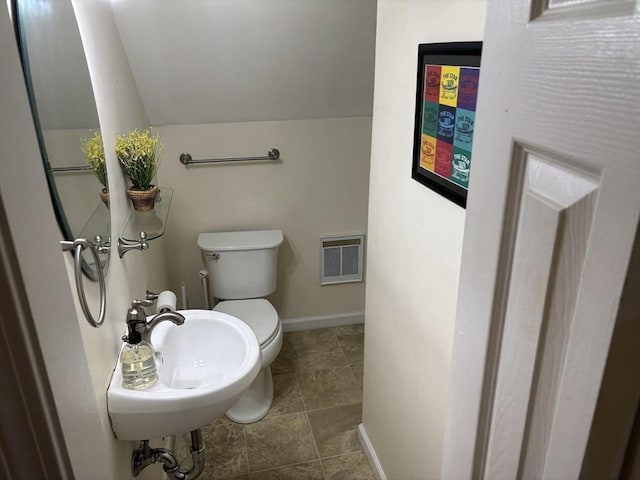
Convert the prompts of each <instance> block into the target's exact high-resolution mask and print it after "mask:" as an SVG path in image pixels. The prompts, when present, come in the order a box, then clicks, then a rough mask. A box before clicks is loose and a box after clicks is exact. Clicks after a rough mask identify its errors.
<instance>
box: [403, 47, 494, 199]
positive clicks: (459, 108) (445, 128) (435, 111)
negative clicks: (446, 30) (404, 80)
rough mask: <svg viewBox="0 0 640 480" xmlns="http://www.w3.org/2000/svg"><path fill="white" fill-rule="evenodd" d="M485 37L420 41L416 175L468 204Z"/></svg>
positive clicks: (414, 160) (420, 180)
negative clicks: (483, 40)
mask: <svg viewBox="0 0 640 480" xmlns="http://www.w3.org/2000/svg"><path fill="white" fill-rule="evenodd" d="M481 53H482V42H455V43H429V44H422V45H419V46H418V84H417V88H416V119H415V132H414V137H413V163H412V168H411V177H412V178H413V179H415V180H417V181H418V182H420V183H422V184H423V185H426V186H427V187H429V188H431V189H432V190H435V191H436V192H438V193H439V194H440V195H442V196H444V197H446V198H448V199H449V200H451V201H453V202H455V203H456V204H458V205H460V206H461V207H463V208H465V207H466V205H467V190H468V188H469V175H470V171H471V164H472V160H473V149H472V147H473V132H474V125H475V117H476V101H477V98H478V80H479V77H480V55H481Z"/></svg>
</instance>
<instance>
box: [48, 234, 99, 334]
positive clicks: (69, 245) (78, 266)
mask: <svg viewBox="0 0 640 480" xmlns="http://www.w3.org/2000/svg"><path fill="white" fill-rule="evenodd" d="M60 245H62V250H63V251H65V252H66V251H69V250H73V258H74V272H75V278H76V290H77V291H78V299H79V300H80V307H81V308H82V313H84V316H85V318H86V319H87V322H89V325H91V326H92V327H95V328H98V327H100V326H101V325H102V324H103V323H104V318H105V315H106V311H107V290H106V288H105V282H104V271H103V270H102V264H101V263H100V258H99V257H98V252H97V251H96V248H95V247H94V245H93V244H92V243H91V242H90V241H88V240H87V239H85V238H76V239H75V240H73V241H66V240H65V241H61V242H60ZM85 248H88V249H89V251H90V252H91V254H92V255H93V259H94V261H95V263H96V273H97V277H98V286H99V288H100V314H99V315H98V320H95V319H94V318H93V315H92V314H91V310H89V305H88V304H87V297H86V295H85V293H84V283H83V280H82V251H83V250H84V249H85ZM103 248H104V247H103Z"/></svg>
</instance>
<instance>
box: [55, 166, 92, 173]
mask: <svg viewBox="0 0 640 480" xmlns="http://www.w3.org/2000/svg"><path fill="white" fill-rule="evenodd" d="M88 170H91V167H90V166H89V165H84V166H82V167H52V168H51V171H52V172H84V171H88Z"/></svg>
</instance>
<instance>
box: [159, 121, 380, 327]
mask: <svg viewBox="0 0 640 480" xmlns="http://www.w3.org/2000/svg"><path fill="white" fill-rule="evenodd" d="M154 131H155V133H157V134H159V135H160V138H161V140H162V141H163V142H164V143H165V144H166V147H165V153H164V159H163V162H162V164H161V167H160V170H159V173H158V177H159V182H160V184H161V185H166V186H169V187H171V188H173V189H174V190H175V192H174V198H173V203H172V206H171V213H170V215H169V225H168V228H167V233H166V238H167V247H168V249H169V250H170V251H171V255H170V256H169V258H168V261H169V270H170V276H171V282H172V285H171V287H172V289H174V290H176V291H177V289H179V282H180V281H182V280H184V281H185V282H186V285H187V288H188V297H189V300H190V303H189V305H190V307H202V306H203V305H204V298H203V294H202V288H201V285H200V281H199V278H198V272H199V270H200V269H201V268H206V265H205V263H204V260H203V257H202V255H201V253H200V250H199V248H198V246H197V244H196V241H197V238H198V234H199V233H200V232H208V231H226V230H253V229H266V228H280V229H282V231H283V232H284V236H285V242H284V244H283V245H282V246H281V247H280V250H279V255H278V289H277V291H276V293H275V294H274V295H273V296H272V297H271V300H272V301H273V303H274V306H275V307H276V308H277V310H278V312H279V314H280V316H281V317H282V318H285V319H287V318H292V317H295V318H298V317H308V316H318V315H331V314H345V313H355V312H362V311H363V310H364V283H351V284H344V285H329V286H324V287H321V286H320V284H319V264H320V259H319V253H318V245H319V235H320V234H338V233H350V232H355V231H361V232H366V230H367V197H368V171H369V152H370V147H369V146H370V138H371V118H370V117H354V118H330V119H316V120H290V121H272V122H244V123H231V124H207V125H183V126H182V125H173V126H166V127H155V128H154ZM271 147H275V148H278V149H279V150H280V155H281V157H280V158H281V161H279V162H275V163H271V162H262V163H239V164H225V165H204V166H192V167H189V168H185V167H184V166H183V165H182V164H181V163H179V161H178V157H179V155H180V153H182V152H189V153H191V155H192V156H193V158H194V159H199V158H216V157H235V156H255V155H266V152H267V150H268V149H269V148H271Z"/></svg>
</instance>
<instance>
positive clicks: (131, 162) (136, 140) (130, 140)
mask: <svg viewBox="0 0 640 480" xmlns="http://www.w3.org/2000/svg"><path fill="white" fill-rule="evenodd" d="M163 148H164V145H163V144H162V143H160V139H159V137H158V136H157V135H155V136H154V135H151V131H150V130H143V131H139V130H132V131H130V132H129V133H128V134H126V135H117V136H116V146H115V150H116V156H117V157H118V161H119V162H120V167H121V168H122V171H123V172H124V174H125V175H126V176H127V177H128V178H129V180H131V184H132V188H133V189H134V190H148V189H150V188H151V182H152V180H153V177H154V175H155V174H156V170H157V169H158V165H159V159H160V155H161V154H162V150H163Z"/></svg>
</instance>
